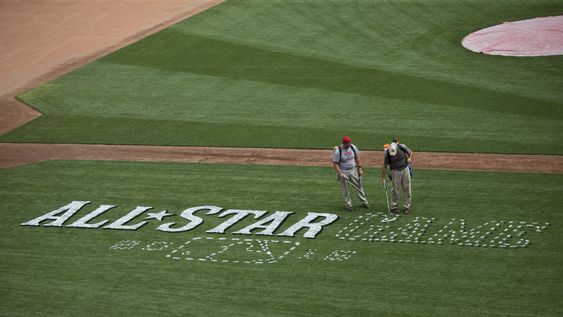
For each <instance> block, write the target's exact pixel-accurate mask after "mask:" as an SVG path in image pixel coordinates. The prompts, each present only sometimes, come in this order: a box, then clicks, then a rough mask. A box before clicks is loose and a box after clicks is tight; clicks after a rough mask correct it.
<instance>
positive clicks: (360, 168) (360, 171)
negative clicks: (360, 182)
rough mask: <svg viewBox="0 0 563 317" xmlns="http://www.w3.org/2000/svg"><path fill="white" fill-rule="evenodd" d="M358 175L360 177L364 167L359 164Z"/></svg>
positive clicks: (362, 174)
mask: <svg viewBox="0 0 563 317" xmlns="http://www.w3.org/2000/svg"><path fill="white" fill-rule="evenodd" d="M358 175H360V177H361V176H364V169H363V168H362V167H361V166H360V167H358Z"/></svg>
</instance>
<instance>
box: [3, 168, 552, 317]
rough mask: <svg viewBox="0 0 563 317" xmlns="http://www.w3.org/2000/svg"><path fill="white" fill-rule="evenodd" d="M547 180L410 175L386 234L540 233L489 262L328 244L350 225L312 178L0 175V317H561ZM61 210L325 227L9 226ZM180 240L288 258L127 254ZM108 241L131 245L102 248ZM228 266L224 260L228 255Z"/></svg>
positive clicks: (244, 172)
mask: <svg viewBox="0 0 563 317" xmlns="http://www.w3.org/2000/svg"><path fill="white" fill-rule="evenodd" d="M367 172H368V175H367V178H366V183H367V184H366V187H367V193H368V197H369V198H370V199H371V202H372V208H371V211H372V212H376V211H382V210H384V209H385V199H384V194H383V191H382V190H381V189H380V185H377V181H376V179H377V175H378V173H377V171H376V170H368V171H367ZM562 178H563V176H562V175H536V174H509V173H472V172H443V171H423V170H418V171H417V174H416V175H415V179H414V214H412V215H409V216H406V217H402V218H401V219H400V220H398V221H397V222H396V224H395V225H399V226H401V225H403V224H405V223H408V222H409V221H412V220H413V219H414V218H415V217H417V216H420V217H434V218H436V221H435V225H443V224H445V223H447V222H448V221H449V220H450V219H452V218H455V219H465V221H466V223H467V226H468V227H475V226H477V225H480V224H483V223H484V222H488V221H498V220H505V221H509V220H511V221H516V222H519V221H527V222H532V221H536V222H539V223H545V222H549V223H551V226H550V227H549V228H548V229H547V230H546V231H545V232H543V233H536V232H533V230H528V232H527V234H526V237H527V238H528V239H530V241H531V245H530V246H529V247H528V248H521V249H498V248H481V247H479V248H475V247H460V246H456V245H449V244H446V245H442V246H438V245H420V244H399V243H377V242H364V241H345V240H341V239H338V238H337V237H336V234H337V233H338V232H339V231H340V230H342V229H343V228H344V227H345V226H346V225H348V224H349V223H350V222H352V221H353V220H354V219H357V217H358V216H360V215H363V214H364V213H365V212H366V211H365V210H364V209H357V210H356V211H354V212H352V213H349V212H346V211H344V210H343V208H342V207H343V206H342V202H341V200H340V195H339V188H338V185H337V183H336V181H335V179H334V173H333V171H332V170H330V169H328V168H313V167H279V166H241V165H205V164H199V165H196V164H194V165H190V164H154V163H117V162H71V161H50V162H44V163H41V164H36V165H31V166H25V167H18V168H12V169H8V170H0V179H1V180H2V181H1V182H0V201H1V202H2V203H1V204H0V216H1V217H2V220H3V221H2V222H1V223H0V315H6V316H43V315H47V316H55V315H56V316H78V315H79V316H85V315H88V316H123V315H126V316H157V315H159V316H160V315H166V316H189V315H199V316H224V315H232V316H311V315H318V316H374V315H377V316H381V315H395V316H405V315H413V316H451V315H454V314H456V315H463V316H466V315H467V316H471V315H473V316H481V315H487V316H488V315H513V316H532V315H536V316H537V315H546V316H548V315H550V316H557V315H562V314H563V304H562V302H561V300H560V294H561V293H562V292H563V288H562V285H563V272H562V269H561V265H560V262H561V254H562V252H563V244H562V243H561V241H563V231H562V229H561V228H562V226H563V216H562V213H561V212H560V210H559V209H560V206H561V205H562V203H563V198H562V196H561V195H560V193H561V192H562V190H563V187H562V184H563V179H562ZM72 200H91V201H92V202H93V203H92V205H91V206H88V207H87V208H86V207H85V208H86V209H87V210H88V211H91V210H93V208H95V207H96V206H98V205H100V204H115V205H118V207H117V208H116V209H115V210H112V211H110V212H108V213H107V214H104V215H103V216H100V218H99V219H96V220H94V221H92V222H95V221H98V220H102V219H110V220H115V219H117V218H118V217H120V216H121V215H124V214H125V213H127V212H129V211H130V210H131V209H132V208H134V207H135V206H153V207H154V208H155V210H154V211H160V210H163V209H167V210H169V211H171V212H173V213H176V214H177V213H179V212H180V211H181V210H183V209H185V208H187V207H193V206H198V205H210V204H211V205H218V206H221V207H224V208H233V209H256V210H268V211H270V212H273V211H276V210H288V211H294V212H296V214H295V215H293V216H292V217H296V218H300V217H301V216H302V215H304V214H305V213H306V212H309V211H323V212H329V213H337V214H339V215H340V219H339V220H338V221H337V222H336V223H334V224H332V225H330V226H329V227H327V228H326V229H325V230H324V231H323V232H321V233H320V234H319V235H318V236H317V237H316V239H304V238H302V237H301V236H300V235H299V236H298V237H295V238H288V237H264V236H240V235H232V234H231V232H232V231H234V230H238V229H240V228H242V227H243V226H244V225H246V224H249V223H251V222H249V221H246V222H244V223H239V224H237V225H235V227H234V228H233V229H232V230H228V231H227V233H226V234H224V235H220V234H206V233H205V230H207V229H209V228H211V227H213V226H215V225H216V224H219V223H220V222H222V221H223V220H222V219H219V218H217V217H216V216H203V218H204V219H205V222H204V223H203V224H202V225H201V226H200V227H198V228H196V229H194V230H193V231H189V232H185V233H176V234H174V233H163V232H159V231H156V230H155V228H156V226H157V225H158V224H159V223H158V222H156V221H155V220H152V221H151V222H150V223H149V224H147V225H146V226H145V227H143V228H141V229H139V230H137V231H134V232H125V231H114V230H106V229H72V228H48V227H23V226H20V223H23V222H26V221H29V220H31V219H33V218H35V217H38V216H40V215H43V214H45V213H47V212H48V211H51V210H54V209H57V208H58V207H61V206H63V205H66V204H67V203H69V202H70V201H72ZM356 202H357V201H356ZM84 214H85V213H84V212H83V213H80V214H78V215H75V216H74V217H73V218H71V219H70V221H74V220H75V219H77V218H78V217H80V216H83V215H84ZM139 220H140V218H139V219H137V220H134V221H133V223H135V222H137V221H139ZM168 220H172V218H167V219H166V221H168ZM70 221H69V222H70ZM172 221H177V222H182V219H180V218H179V217H178V216H175V218H174V220H172ZM155 222H156V223H155ZM291 223H292V221H291V220H288V222H286V223H284V225H283V227H287V226H289V225H290V224H291ZM194 237H204V238H206V237H214V238H219V237H224V238H228V239H231V238H233V237H239V238H240V237H243V238H253V239H265V240H269V239H278V240H288V241H291V243H294V242H300V243H301V245H300V246H299V247H298V248H297V249H296V250H295V251H294V252H293V253H291V254H290V255H289V256H287V257H286V258H285V259H283V260H280V261H279V262H278V263H272V264H262V265H257V264H242V263H240V264H235V263H209V262H200V261H191V262H190V261H185V260H172V259H170V258H166V254H167V253H168V252H167V251H162V252H158V251H155V252H148V251H143V250H142V248H143V247H144V246H145V245H146V244H148V243H150V242H153V241H165V242H169V243H174V246H177V245H180V244H182V243H184V242H186V241H189V240H191V239H193V238H194ZM121 240H138V241H140V242H141V244H140V245H139V246H137V247H136V248H134V249H131V250H110V247H111V246H112V245H115V244H116V243H118V242H119V241H121ZM216 249H217V245H210V246H209V250H207V251H209V252H211V251H216ZM308 250H314V252H315V254H314V255H313V256H312V257H311V259H304V258H301V259H300V257H302V256H303V255H304V254H305V253H306V252H307V251H308ZM334 250H344V251H350V252H351V251H356V253H355V254H353V256H352V257H351V258H350V259H349V260H348V261H343V262H338V261H325V260H324V258H325V256H326V255H328V254H330V253H331V252H332V251H334ZM199 251H206V250H205V246H203V247H201V249H200V250H199ZM237 252H239V254H237V253H236V252H235V254H233V256H235V257H236V256H242V253H244V252H243V251H241V250H239V251H237Z"/></svg>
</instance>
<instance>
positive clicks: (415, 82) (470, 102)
mask: <svg viewBox="0 0 563 317" xmlns="http://www.w3.org/2000/svg"><path fill="white" fill-rule="evenodd" d="M101 61H102V62H105V63H115V64H124V65H134V66H142V67H149V68H154V69H160V70H165V71H171V72H186V73H195V74H202V75H209V76H217V77H225V78H231V79H237V80H247V81H256V82H263V83H271V84H279V85H287V86H294V87H306V88H314V89H322V90H327V91H338V92H344V93H352V94H359V95H366V96H379V97H384V98H393V99H403V100H408V101H414V102H422V103H429V104H439V105H446V106H456V107H462V108H468V109H479V110H486V111H489V112H497V113H501V114H519V115H526V116H533V117H553V116H556V117H558V116H561V114H562V109H563V108H562V107H561V104H559V103H551V102H547V101H545V100H539V99H533V98H529V97H522V96H518V95H514V94H509V93H504V92H499V91H495V90H492V89H485V88H476V87H471V86H466V85H460V84H455V83H451V82H447V81H440V80H435V79H428V78H421V77H416V76H412V75H407V74H404V73H399V72H389V71H384V70H380V69H374V68H367V67H365V68H362V67H357V66H351V65H346V64H341V63H336V62H331V61H326V60H322V59H316V58H311V57H307V56H300V55H295V54H290V53H283V52H276V51H272V50H267V49H263V48H257V47H253V46H249V45H243V44H238V43H231V42H226V41H221V40H216V39H210V38H206V37H201V36H196V35H190V34H186V33H182V32H178V31H175V30H172V29H168V30H165V31H163V32H161V33H158V34H157V35H154V36H151V37H149V38H147V39H145V40H143V41H140V42H138V43H136V44H134V45H133V46H130V47H128V48H126V49H123V50H120V51H118V52H116V53H114V54H112V55H109V56H107V57H105V58H103V59H102V60H101ZM157 88H158V83H156V84H155V89H157Z"/></svg>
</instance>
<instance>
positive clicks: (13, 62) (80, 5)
mask: <svg viewBox="0 0 563 317" xmlns="http://www.w3.org/2000/svg"><path fill="white" fill-rule="evenodd" d="M223 1H224V0H158V1H157V0H135V1H130V0H96V1H91V0H37V1H17V0H4V1H2V2H1V4H0V8H1V10H0V46H1V47H2V49H1V50H0V74H2V76H0V113H2V115H1V116H0V134H2V133H6V132H8V131H11V130H13V129H15V128H17V127H19V126H21V125H23V124H25V123H27V122H29V121H31V120H33V119H35V118H36V117H38V116H39V115H40V113H39V112H37V111H35V110H34V109H31V108H29V107H27V106H25V105H23V104H21V103H19V102H17V101H15V100H14V97H15V96H17V95H19V94H21V93H22V92H24V91H26V90H28V89H31V88H33V87H36V86H38V85H40V84H43V83H45V82H47V81H49V80H51V79H54V78H56V77H58V76H60V75H63V74H66V73H68V72H70V71H72V70H74V69H76V68H78V67H80V66H83V65H85V64H87V63H89V62H92V61H94V60H96V59H98V58H100V57H102V56H104V55H106V54H108V53H110V52H113V51H115V50H117V49H119V48H122V47H125V46H127V45H129V44H131V43H134V42H136V41H138V40H140V39H142V38H144V37H146V36H148V35H150V34H153V33H156V32H158V31H160V30H162V29H164V28H166V27H168V26H170V25H172V24H174V23H176V22H179V21H181V20H184V19H186V18H188V17H190V16H192V15H194V14H197V13H199V12H201V11H204V10H206V9H209V8H211V7H213V6H215V5H218V4H219V3H221V2H223Z"/></svg>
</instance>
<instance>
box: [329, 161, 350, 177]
mask: <svg viewBox="0 0 563 317" xmlns="http://www.w3.org/2000/svg"><path fill="white" fill-rule="evenodd" d="M332 167H334V169H335V170H336V172H337V173H338V176H340V177H342V178H347V177H346V175H344V173H342V170H341V169H340V164H338V163H337V162H333V163H332Z"/></svg>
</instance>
